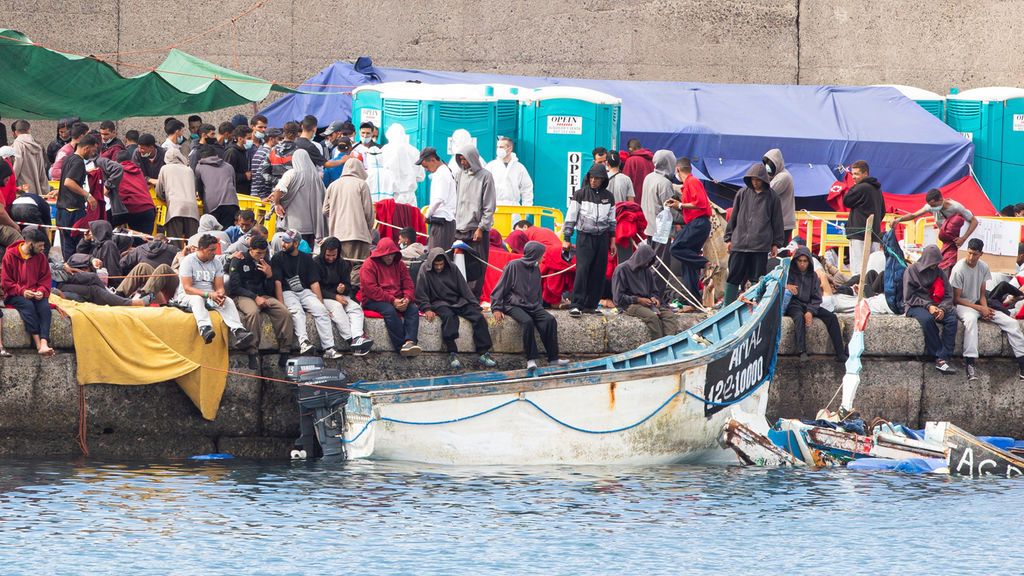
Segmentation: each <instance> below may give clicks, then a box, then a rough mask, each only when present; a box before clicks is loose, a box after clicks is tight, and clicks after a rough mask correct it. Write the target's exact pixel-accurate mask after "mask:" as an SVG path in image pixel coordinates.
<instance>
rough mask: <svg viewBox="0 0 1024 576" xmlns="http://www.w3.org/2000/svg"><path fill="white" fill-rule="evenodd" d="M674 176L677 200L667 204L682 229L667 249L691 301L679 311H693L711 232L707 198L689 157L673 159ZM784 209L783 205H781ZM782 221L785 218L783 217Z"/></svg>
mask: <svg viewBox="0 0 1024 576" xmlns="http://www.w3.org/2000/svg"><path fill="white" fill-rule="evenodd" d="M676 178H678V179H679V181H680V182H682V183H683V187H682V189H681V190H680V191H679V192H680V196H681V197H682V198H681V199H680V200H670V201H669V203H668V204H667V206H670V207H672V208H674V209H676V210H679V212H680V214H682V217H683V229H682V230H680V231H679V233H678V234H676V238H675V240H673V241H672V247H671V248H670V249H669V253H670V254H672V257H673V258H675V260H676V262H679V264H680V265H681V266H682V274H681V276H682V278H680V279H681V280H682V282H683V286H685V287H686V290H687V291H688V292H689V297H690V298H693V300H694V302H692V303H690V305H689V306H686V307H684V308H683V312H696V311H697V306H699V305H700V304H701V303H702V302H701V301H702V300H703V298H702V296H703V294H702V292H701V291H700V273H701V270H703V269H704V267H705V266H707V263H708V260H707V258H705V257H704V255H703V253H704V244H705V243H706V242H707V241H708V237H709V236H711V201H710V200H708V193H707V192H705V191H704V184H703V183H701V181H700V179H699V178H697V177H696V176H694V175H693V165H692V164H691V163H690V159H689V158H680V159H678V160H676ZM783 212H785V209H783ZM783 223H785V218H783Z"/></svg>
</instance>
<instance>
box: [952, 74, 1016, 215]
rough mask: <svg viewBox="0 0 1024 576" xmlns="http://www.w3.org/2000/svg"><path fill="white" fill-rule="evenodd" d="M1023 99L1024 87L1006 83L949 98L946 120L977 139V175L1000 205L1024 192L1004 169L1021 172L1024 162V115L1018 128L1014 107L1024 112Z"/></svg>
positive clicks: (955, 127) (994, 202) (968, 137)
mask: <svg viewBox="0 0 1024 576" xmlns="http://www.w3.org/2000/svg"><path fill="white" fill-rule="evenodd" d="M1021 99H1024V89H1020V88H1005V87H991V88H975V89H973V90H967V91H964V92H961V93H959V94H950V95H949V96H948V97H947V99H946V123H947V124H949V126H950V127H951V128H953V129H954V130H956V131H958V132H960V133H961V134H963V135H964V137H965V138H967V139H968V140H971V141H972V142H973V143H974V165H973V167H974V173H975V176H976V177H977V179H978V183H979V184H981V187H982V188H983V189H984V190H985V193H986V194H988V197H989V199H990V200H991V201H992V203H993V204H995V205H996V206H1004V205H1006V204H1009V203H1012V202H1019V201H1021V200H1020V192H1019V191H1017V192H1014V191H1013V190H1012V188H1013V187H1014V186H1019V185H1016V184H1014V183H1013V180H1012V179H1011V180H1006V179H1004V173H1007V174H1010V175H1013V174H1017V173H1018V172H1021V168H1019V167H1020V166H1022V165H1024V116H1019V117H1018V124H1017V130H1014V124H1013V123H1014V118H1015V116H1014V113H1013V112H1012V111H1011V110H1016V111H1017V114H1018V115H1020V114H1022V113H1024V110H1021V107H1022V103H1021ZM1007 163H1009V164H1010V165H1009V166H1006V164H1007ZM1004 184H1006V185H1008V188H1007V191H1006V194H1004V193H1003V186H1004ZM1014 198H1017V199H1016V200H1015V199H1014Z"/></svg>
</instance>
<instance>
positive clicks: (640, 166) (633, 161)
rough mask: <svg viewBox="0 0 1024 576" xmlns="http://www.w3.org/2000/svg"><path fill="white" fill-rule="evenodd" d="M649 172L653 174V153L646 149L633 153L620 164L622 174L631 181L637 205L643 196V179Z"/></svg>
mask: <svg viewBox="0 0 1024 576" xmlns="http://www.w3.org/2000/svg"><path fill="white" fill-rule="evenodd" d="M651 172H654V152H651V151H650V150H648V149H647V148H640V149H639V150H636V151H634V152H633V153H632V154H630V155H629V158H626V161H625V162H624V163H623V164H622V173H623V174H625V175H626V176H628V177H629V179H630V180H632V181H633V193H634V194H636V203H637V204H639V203H640V198H641V197H642V196H643V192H644V178H647V175H648V174H650V173H651Z"/></svg>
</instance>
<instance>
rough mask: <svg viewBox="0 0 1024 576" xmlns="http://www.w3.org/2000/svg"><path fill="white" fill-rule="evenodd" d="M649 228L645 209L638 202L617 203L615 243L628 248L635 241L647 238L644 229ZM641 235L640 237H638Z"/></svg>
mask: <svg viewBox="0 0 1024 576" xmlns="http://www.w3.org/2000/svg"><path fill="white" fill-rule="evenodd" d="M646 229H647V218H644V211H643V210H642V209H641V208H640V204H638V203H636V202H619V203H618V204H616V205H615V244H616V245H618V246H622V247H623V248H627V247H630V246H632V245H633V242H640V241H641V240H643V239H644V238H645V236H644V230H646ZM637 236H639V238H637Z"/></svg>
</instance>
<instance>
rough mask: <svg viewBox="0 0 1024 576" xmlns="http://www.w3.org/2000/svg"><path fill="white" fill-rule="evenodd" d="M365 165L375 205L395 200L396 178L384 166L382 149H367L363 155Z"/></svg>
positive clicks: (371, 196) (371, 197)
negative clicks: (389, 199) (390, 199)
mask: <svg viewBox="0 0 1024 576" xmlns="http://www.w3.org/2000/svg"><path fill="white" fill-rule="evenodd" d="M417 157H418V155H417ZM363 164H364V165H366V184H367V185H368V186H369V187H370V199H371V200H373V202H374V203H377V202H380V201H381V200H387V199H388V198H392V199H394V198H395V177H394V175H393V174H392V173H391V170H388V167H387V166H385V165H384V154H383V153H382V152H381V150H380V148H378V147H376V146H372V147H370V148H367V149H366V152H365V153H364V154H363Z"/></svg>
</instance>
